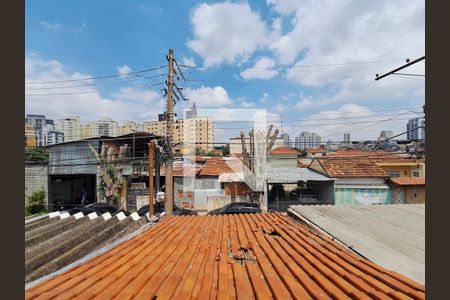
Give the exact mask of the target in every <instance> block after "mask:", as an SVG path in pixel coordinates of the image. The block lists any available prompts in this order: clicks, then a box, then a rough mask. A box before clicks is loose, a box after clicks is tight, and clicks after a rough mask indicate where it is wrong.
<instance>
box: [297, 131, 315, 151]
mask: <svg viewBox="0 0 450 300" xmlns="http://www.w3.org/2000/svg"><path fill="white" fill-rule="evenodd" d="M320 144H321V137H320V136H319V135H318V134H316V133H314V132H305V131H303V132H301V133H300V135H299V137H298V139H297V138H296V139H295V147H296V148H297V149H299V150H303V149H305V148H319V147H320Z"/></svg>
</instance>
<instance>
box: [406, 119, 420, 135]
mask: <svg viewBox="0 0 450 300" xmlns="http://www.w3.org/2000/svg"><path fill="white" fill-rule="evenodd" d="M418 127H419V118H414V119H409V121H408V124H406V130H407V131H408V132H407V133H406V136H407V139H408V140H418V139H420V138H421V137H420V135H419V132H420V131H419V129H420V128H418Z"/></svg>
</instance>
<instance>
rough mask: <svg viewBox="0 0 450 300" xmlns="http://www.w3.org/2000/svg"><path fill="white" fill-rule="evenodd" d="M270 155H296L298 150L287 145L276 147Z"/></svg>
mask: <svg viewBox="0 0 450 300" xmlns="http://www.w3.org/2000/svg"><path fill="white" fill-rule="evenodd" d="M270 153H271V154H272V155H298V154H300V152H298V151H297V150H295V149H293V148H289V147H284V146H281V147H277V148H275V149H273V150H272V151H271V152H270Z"/></svg>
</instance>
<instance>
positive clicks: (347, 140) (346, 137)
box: [344, 132, 350, 145]
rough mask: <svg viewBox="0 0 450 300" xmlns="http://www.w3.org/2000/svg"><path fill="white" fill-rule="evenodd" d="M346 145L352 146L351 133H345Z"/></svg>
mask: <svg viewBox="0 0 450 300" xmlns="http://www.w3.org/2000/svg"><path fill="white" fill-rule="evenodd" d="M344 144H347V145H348V144H350V133H349V132H346V133H344Z"/></svg>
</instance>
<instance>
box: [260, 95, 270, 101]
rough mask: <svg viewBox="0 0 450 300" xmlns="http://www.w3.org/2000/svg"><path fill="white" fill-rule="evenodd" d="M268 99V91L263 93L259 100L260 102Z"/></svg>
mask: <svg viewBox="0 0 450 300" xmlns="http://www.w3.org/2000/svg"><path fill="white" fill-rule="evenodd" d="M269 99H270V95H269V94H268V93H263V94H262V96H261V98H259V101H260V102H261V103H264V102H267V101H268V100H269Z"/></svg>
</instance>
